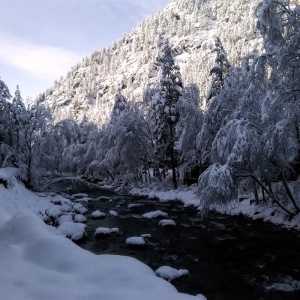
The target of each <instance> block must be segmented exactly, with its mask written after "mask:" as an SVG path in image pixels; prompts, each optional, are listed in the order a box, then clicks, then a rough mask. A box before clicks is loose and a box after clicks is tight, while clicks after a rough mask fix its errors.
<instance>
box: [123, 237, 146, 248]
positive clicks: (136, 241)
mask: <svg viewBox="0 0 300 300" xmlns="http://www.w3.org/2000/svg"><path fill="white" fill-rule="evenodd" d="M125 242H126V244H127V245H129V246H145V245H146V242H145V240H144V238H143V237H141V236H133V237H129V238H127V239H126V241H125Z"/></svg>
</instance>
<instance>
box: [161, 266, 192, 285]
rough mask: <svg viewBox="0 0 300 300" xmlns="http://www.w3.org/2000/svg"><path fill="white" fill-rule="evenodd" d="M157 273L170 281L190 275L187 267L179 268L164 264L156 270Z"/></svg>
mask: <svg viewBox="0 0 300 300" xmlns="http://www.w3.org/2000/svg"><path fill="white" fill-rule="evenodd" d="M155 274H156V275H157V276H159V277H161V278H163V279H165V280H167V281H169V282H170V281H172V280H173V279H176V278H179V277H182V276H187V275H189V271H188V270H186V269H180V270H177V269H174V268H172V267H169V266H162V267H160V268H158V269H157V270H156V271H155Z"/></svg>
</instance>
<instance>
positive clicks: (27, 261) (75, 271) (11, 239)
mask: <svg viewBox="0 0 300 300" xmlns="http://www.w3.org/2000/svg"><path fill="white" fill-rule="evenodd" d="M12 173H13V170H11V169H6V170H1V169H0V177H1V178H2V179H3V178H7V179H8V180H7V181H8V182H9V183H10V185H9V186H8V187H7V188H5V187H4V185H3V184H0V291H1V299H30V300H33V299H73V300H74V299H93V300H94V299H103V300H109V299H111V300H117V299H122V300H126V299H143V300H147V299H149V300H150V299H151V300H153V299H162V300H165V299H172V300H173V299H174V300H176V299H202V297H201V296H200V295H199V296H198V297H194V296H190V295H186V294H180V293H178V292H177V290H176V289H175V288H174V287H173V286H172V285H171V284H170V283H168V282H167V281H165V280H163V279H161V278H158V277H156V276H155V274H154V272H153V271H152V270H151V269H150V268H149V267H147V266H146V265H144V264H143V263H141V262H139V261H137V260H136V259H133V258H130V257H125V256H116V255H94V254H92V253H90V252H88V251H85V250H83V249H81V248H79V247H78V246H76V245H75V244H74V243H73V242H71V241H70V240H68V239H67V238H65V237H62V236H59V235H57V234H58V233H57V230H56V229H55V228H54V227H50V226H48V225H45V223H44V222H43V221H42V220H41V219H40V218H39V217H38V216H37V213H38V212H39V211H45V210H47V209H51V207H52V206H53V204H52V203H51V202H50V201H49V199H48V197H43V198H41V197H37V196H36V195H34V194H32V193H31V192H29V191H28V190H26V189H25V188H24V187H23V186H22V185H20V184H19V183H17V181H16V179H15V178H14V177H13V175H12Z"/></svg>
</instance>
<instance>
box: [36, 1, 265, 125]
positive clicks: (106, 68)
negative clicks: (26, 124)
mask: <svg viewBox="0 0 300 300" xmlns="http://www.w3.org/2000/svg"><path fill="white" fill-rule="evenodd" d="M257 4H258V0H223V1H219V0H173V1H171V3H170V4H169V5H167V6H166V7H165V8H164V9H162V10H161V11H159V12H158V13H157V14H155V15H153V16H151V17H149V18H147V19H146V20H144V21H143V22H142V23H141V24H139V25H138V26H137V27H135V28H134V29H133V30H132V32H131V33H129V34H125V35H124V36H123V37H122V38H121V39H119V40H117V41H116V42H115V43H113V44H112V45H111V47H109V48H106V49H102V50H99V51H96V52H94V53H93V54H92V55H91V56H90V57H86V58H84V59H83V60H82V62H81V63H78V64H77V65H76V66H74V67H73V68H72V70H71V71H70V72H69V73H68V74H67V75H66V76H64V77H62V78H61V79H60V80H59V81H58V82H56V84H55V86H53V87H52V88H50V89H48V90H47V91H46V92H45V93H43V94H42V95H41V96H40V97H39V101H40V102H42V103H44V104H45V105H46V106H48V107H50V109H51V111H52V112H53V114H54V116H55V120H56V121H59V120H62V119H65V118H71V119H75V120H76V121H80V120H82V119H83V118H84V117H87V119H88V120H89V121H93V122H95V123H97V124H98V125H101V124H104V123H105V122H106V121H107V120H108V118H109V116H110V112H111V109H112V107H113V102H114V95H115V94H116V93H117V91H118V90H120V91H121V93H122V94H123V95H124V96H126V97H127V98H128V99H129V100H132V101H142V98H143V92H144V90H145V89H146V88H147V87H149V86H151V85H154V84H155V83H156V81H157V73H158V72H157V67H156V64H155V59H156V56H157V52H158V45H159V42H160V40H161V38H162V37H168V38H169V40H170V44H171V45H172V49H173V52H174V56H175V57H176V61H177V63H178V64H179V66H180V69H181V73H182V77H183V81H184V84H185V85H187V84H190V83H196V84H197V85H198V87H199V88H200V91H201V96H202V98H204V97H205V94H206V92H207V89H208V86H209V83H210V78H209V69H210V68H211V67H212V65H213V63H214V59H215V56H214V54H213V53H212V49H213V48H214V37H216V36H218V37H219V38H220V39H221V42H222V43H223V46H224V48H225V50H226V51H227V53H228V58H229V60H230V61H231V63H232V64H237V63H238V62H239V60H240V58H241V57H243V56H246V55H247V54H249V53H251V52H253V51H256V50H257V51H260V50H261V48H262V42H261V39H260V37H259V34H258V32H257V30H256V18H255V7H256V5H257Z"/></svg>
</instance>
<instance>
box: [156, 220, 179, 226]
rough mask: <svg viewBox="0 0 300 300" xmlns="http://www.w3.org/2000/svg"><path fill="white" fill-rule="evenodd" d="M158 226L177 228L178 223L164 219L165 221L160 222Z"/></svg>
mask: <svg viewBox="0 0 300 300" xmlns="http://www.w3.org/2000/svg"><path fill="white" fill-rule="evenodd" d="M158 225H159V226H162V227H165V226H176V223H175V221H173V220H168V219H164V220H160V221H159V222H158Z"/></svg>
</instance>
